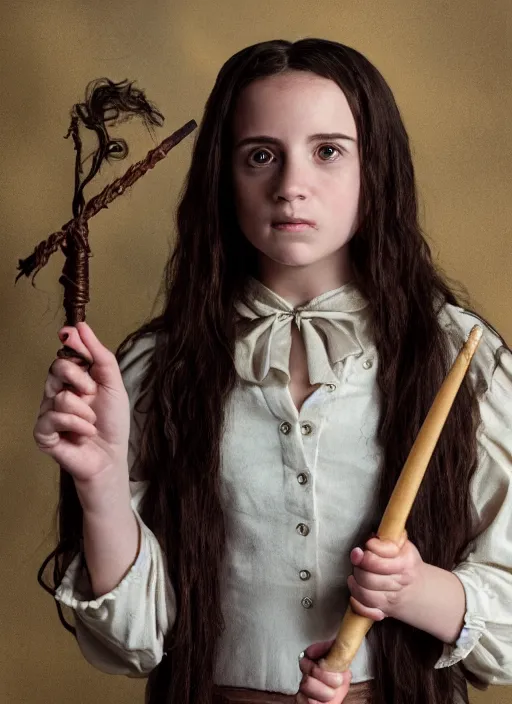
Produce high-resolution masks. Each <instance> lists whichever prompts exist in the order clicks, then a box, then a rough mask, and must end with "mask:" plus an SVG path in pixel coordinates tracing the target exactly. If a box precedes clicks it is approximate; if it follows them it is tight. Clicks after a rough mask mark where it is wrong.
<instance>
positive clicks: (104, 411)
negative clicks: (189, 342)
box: [33, 322, 130, 509]
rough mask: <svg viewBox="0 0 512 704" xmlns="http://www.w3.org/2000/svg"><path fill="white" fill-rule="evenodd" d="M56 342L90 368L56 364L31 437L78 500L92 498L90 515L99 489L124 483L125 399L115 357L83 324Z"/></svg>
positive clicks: (72, 363) (63, 362) (67, 329)
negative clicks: (87, 362)
mask: <svg viewBox="0 0 512 704" xmlns="http://www.w3.org/2000/svg"><path fill="white" fill-rule="evenodd" d="M66 334H67V335H68V337H67V339H66V337H65V335H66ZM59 339H60V340H61V342H64V341H65V342H66V345H68V346H69V347H71V348H72V349H74V350H75V351H77V352H80V353H82V354H83V355H84V356H85V357H87V359H89V360H90V361H91V362H92V366H91V367H90V370H89V371H86V370H85V368H84V367H83V366H80V364H79V363H77V362H75V361H73V360H71V359H62V358H59V357H57V358H56V359H54V361H53V362H52V365H51V367H50V369H49V372H48V376H47V379H46V383H45V386H44V393H43V400H42V402H41V406H40V410H39V415H38V418H37V421H36V424H35V427H34V430H33V436H34V440H35V442H36V445H37V447H38V448H39V449H40V450H41V452H44V453H45V454H47V455H49V456H50V457H51V458H52V459H54V460H55V461H56V462H58V463H59V465H60V466H61V467H62V468H63V469H65V470H66V471H67V472H69V474H71V476H72V477H73V479H74V481H75V485H76V487H77V490H78V491H79V498H80V500H81V501H82V499H85V498H86V497H88V498H90V499H91V504H92V505H91V508H93V509H94V508H98V504H97V500H96V498H95V499H94V501H93V498H92V497H93V494H95V495H100V496H101V494H102V492H101V491H99V488H100V485H103V486H104V485H105V484H107V483H108V485H109V486H110V487H112V491H113V490H114V485H116V484H117V485H119V480H120V481H121V483H122V484H123V485H124V483H127V482H128V467H127V463H128V459H127V453H128V438H129V432H130V406H129V400H128V394H127V392H126V389H125V387H124V384H123V380H122V376H121V371H120V369H119V365H118V363H117V360H116V358H115V355H114V354H113V353H112V352H111V351H110V350H108V349H107V348H106V347H104V346H103V345H102V344H101V342H100V341H99V340H98V338H97V337H96V335H95V334H94V333H93V331H92V329H91V328H90V327H89V326H88V325H87V323H85V322H82V323H78V324H77V326H76V327H64V328H62V329H61V330H60V331H59ZM110 470H112V471H110ZM114 475H115V476H114ZM121 475H123V476H121ZM124 475H126V476H124ZM91 487H95V488H94V491H92V489H91ZM82 506H83V507H84V509H85V508H86V506H84V502H82Z"/></svg>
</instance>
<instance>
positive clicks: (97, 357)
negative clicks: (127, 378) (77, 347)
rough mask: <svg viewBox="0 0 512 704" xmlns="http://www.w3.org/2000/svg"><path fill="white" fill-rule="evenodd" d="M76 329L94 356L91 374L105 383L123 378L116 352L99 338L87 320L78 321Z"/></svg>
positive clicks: (90, 353)
mask: <svg viewBox="0 0 512 704" xmlns="http://www.w3.org/2000/svg"><path fill="white" fill-rule="evenodd" d="M76 329H77V331H78V333H79V335H80V339H81V341H82V342H83V344H84V345H85V347H86V348H87V350H88V351H89V356H90V357H92V367H91V370H90V374H91V376H92V377H93V379H94V380H95V381H98V382H100V383H104V384H109V383H112V382H113V381H118V380H119V379H120V378H121V373H120V371H119V365H118V364H117V360H116V358H115V355H114V353H113V352H111V351H110V350H109V349H108V348H107V347H105V346H104V345H103V344H102V343H101V342H100V341H99V340H98V338H97V337H96V335H95V334H94V332H93V330H92V328H91V327H90V326H89V325H88V324H87V323H86V322H80V323H77V324H76ZM113 375H114V378H113Z"/></svg>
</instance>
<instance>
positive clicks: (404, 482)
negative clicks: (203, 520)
mask: <svg viewBox="0 0 512 704" xmlns="http://www.w3.org/2000/svg"><path fill="white" fill-rule="evenodd" d="M481 337H482V328H481V327H479V326H478V325H475V327H474V328H473V329H472V330H471V332H470V334H469V337H468V339H467V341H466V342H465V344H464V346H463V347H462V349H461V350H460V352H459V354H458V355H457V358H456V359H455V362H454V363H453V366H452V368H451V369H450V371H449V372H448V374H447V376H446V378H445V380H444V382H443V383H442V385H441V388H440V389H439V391H438V392H437V395H436V397H435V399H434V402H433V404H432V407H431V408H430V411H429V412H428V414H427V417H426V418H425V420H424V422H423V425H422V426H421V428H420V431H419V433H418V436H417V438H416V440H415V441H414V444H413V446H412V448H411V451H410V453H409V456H408V458H407V461H406V462H405V464H404V467H403V469H402V471H401V473H400V477H399V478H398V481H397V483H396V486H395V488H394V490H393V493H392V495H391V498H390V499H389V503H388V505H387V507H386V510H385V512H384V515H383V517H382V520H381V523H380V526H379V529H378V531H377V536H378V537H379V538H381V539H383V540H392V541H394V542H398V541H399V540H400V538H401V537H402V535H403V532H404V530H405V524H406V522H407V518H408V517H409V513H410V511H411V508H412V505H413V503H414V499H415V498H416V495H417V493H418V490H419V488H420V484H421V481H422V479H423V476H424V474H425V471H426V469H427V466H428V463H429V462H430V458H431V457H432V453H433V452H434V449H435V446H436V444H437V441H438V439H439V436H440V435H441V431H442V429H443V426H444V424H445V421H446V418H447V417H448V413H449V412H450V409H451V407H452V405H453V402H454V400H455V397H456V395H457V391H458V390H459V387H460V385H461V384H462V380H463V379H464V376H465V374H466V371H467V369H468V367H469V365H470V363H471V359H472V357H473V355H474V353H475V351H476V348H477V347H478V344H479V342H480V338H481ZM373 623H374V622H373V620H372V619H369V618H366V617H364V616H360V615H359V614H356V613H354V611H353V610H352V608H351V606H350V605H349V606H348V608H347V611H346V612H345V616H344V618H343V621H342V623H341V626H340V629H339V631H338V635H337V636H336V640H335V641H334V643H333V644H332V647H331V649H330V651H329V653H328V655H326V656H325V657H324V658H323V659H322V660H321V662H320V663H319V664H320V666H321V667H322V668H323V669H325V670H330V671H332V672H345V670H348V669H349V667H350V664H351V662H352V660H353V659H354V657H355V654H356V653H357V651H358V649H359V647H360V645H361V643H362V642H363V639H364V637H365V635H366V634H367V633H368V631H369V630H370V628H371V626H372V625H373Z"/></svg>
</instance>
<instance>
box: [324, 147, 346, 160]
mask: <svg viewBox="0 0 512 704" xmlns="http://www.w3.org/2000/svg"><path fill="white" fill-rule="evenodd" d="M325 149H330V150H331V152H337V153H338V154H341V150H340V149H338V147H335V146H334V145H333V144H327V145H325V146H324V147H320V151H322V150H325ZM322 161H332V159H322Z"/></svg>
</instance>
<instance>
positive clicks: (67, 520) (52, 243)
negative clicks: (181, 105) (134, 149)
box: [15, 78, 197, 636]
mask: <svg viewBox="0 0 512 704" xmlns="http://www.w3.org/2000/svg"><path fill="white" fill-rule="evenodd" d="M134 116H139V117H141V118H142V119H143V121H144V123H145V125H146V127H147V128H148V129H150V128H151V127H152V126H154V125H161V124H162V123H163V120H164V117H163V115H162V114H161V113H160V112H159V111H158V110H157V109H156V107H155V106H154V105H152V104H151V103H149V102H148V100H147V99H146V97H145V95H144V93H143V92H142V91H141V90H139V89H137V88H135V87H134V86H133V83H129V82H128V81H127V80H125V81H120V82H119V83H114V82H113V81H111V80H109V79H108V78H101V79H98V80H96V81H92V82H91V83H89V85H88V86H87V88H86V96H85V102H84V103H77V104H76V105H74V106H73V109H72V111H71V123H70V127H69V130H68V133H67V134H66V136H65V137H66V139H67V138H68V137H69V136H70V135H71V136H72V137H73V142H74V148H75V151H76V160H75V193H74V197H73V218H72V219H71V220H69V221H68V222H67V223H66V224H65V225H63V226H62V228H61V229H60V230H59V231H57V232H54V233H53V234H52V235H50V237H49V238H48V239H47V240H44V241H42V242H40V243H39V244H38V245H37V247H36V248H35V250H34V252H33V253H32V254H31V255H30V256H29V257H27V258H26V259H20V260H19V264H18V270H19V272H20V273H19V274H18V276H17V277H16V282H17V281H18V279H19V278H20V277H21V276H23V275H24V276H27V277H28V276H30V275H31V274H32V285H34V278H35V276H36V274H37V273H38V272H39V271H40V270H41V269H42V268H43V267H44V266H45V264H46V263H47V261H48V259H49V258H50V256H51V255H52V254H53V253H54V252H56V251H57V249H58V248H59V247H60V249H61V250H62V252H63V253H64V255H65V257H66V259H65V263H64V267H63V269H62V275H61V277H60V278H59V283H61V284H62V285H63V287H64V309H65V314H66V321H65V325H69V326H75V325H76V324H77V323H79V322H82V321H84V320H85V307H86V305H87V303H89V262H88V259H89V256H90V254H91V250H90V247H89V241H88V234H89V231H88V221H89V219H90V218H91V217H93V216H94V215H96V213H98V212H99V211H100V210H102V209H103V208H107V207H108V206H109V204H110V203H112V201H113V200H115V199H116V198H118V197H119V196H120V195H122V194H123V193H124V192H125V191H126V189H127V188H129V187H130V186H133V184H134V183H135V182H136V181H138V179H139V178H141V176H144V174H145V173H146V172H147V171H148V170H149V169H152V168H153V167H154V166H155V165H156V164H157V163H158V162H159V161H161V160H162V159H163V158H164V157H165V156H167V154H168V153H169V152H170V150H171V149H173V147H175V146H176V145H177V144H179V143H180V142H181V141H182V140H183V139H184V138H185V137H186V136H187V135H189V134H190V133H191V132H192V131H193V130H194V129H195V128H196V127H197V123H196V122H195V120H190V122H187V123H186V124H185V125H184V126H183V127H181V128H180V129H179V130H176V132H174V133H173V134H171V135H170V136H169V137H167V138H166V139H164V140H163V141H162V142H161V143H160V144H159V145H158V146H157V147H156V148H155V149H152V150H150V151H149V152H148V154H147V155H146V157H145V158H144V159H142V160H141V161H138V162H137V163H135V164H133V165H132V166H130V167H129V168H128V170H127V171H126V172H125V173H124V175H123V176H121V177H120V178H117V179H116V180H115V181H114V182H113V183H111V184H109V185H108V186H106V187H105V188H104V189H103V190H102V191H101V193H99V194H98V195H96V196H94V197H93V198H91V200H90V201H89V202H88V203H87V204H86V203H85V200H84V195H83V192H84V188H85V186H86V185H87V184H88V183H89V182H90V181H91V180H92V179H93V178H94V176H95V175H96V174H97V173H98V171H99V170H100V167H101V165H102V164H103V163H104V162H105V161H110V160H111V159H124V158H125V157H126V156H127V154H128V145H127V143H126V141H125V140H123V139H111V138H110V135H109V133H108V130H107V124H108V123H120V122H126V121H127V120H130V119H131V118H132V117H134ZM80 122H81V123H82V124H83V126H85V127H86V128H87V129H90V130H94V132H95V133H96V137H97V140H98V148H97V150H96V151H95V152H94V154H93V159H92V165H91V168H90V171H89V173H88V174H87V176H86V177H85V178H84V179H83V180H81V175H82V173H83V169H82V142H81V139H80V133H79V123H80ZM16 282H15V283H16ZM57 356H58V357H67V358H69V359H76V360H77V362H78V363H79V364H80V365H82V366H84V367H85V368H87V369H89V368H90V360H89V359H86V358H85V357H84V356H83V355H81V354H79V353H77V352H76V351H75V350H73V349H72V348H70V347H68V346H67V345H64V346H63V347H62V348H61V349H59V350H58V352H57ZM81 522H82V507H81V505H80V502H79V500H78V496H77V493H76V488H75V485H74V482H73V479H72V477H71V475H70V474H69V473H68V472H66V471H65V470H64V469H63V468H62V467H61V468H60V483H59V507H58V526H59V527H58V530H59V536H60V539H59V543H58V545H57V547H56V548H55V550H53V552H52V553H51V554H50V555H48V557H47V558H46V559H45V560H44V562H43V564H42V565H41V567H40V569H39V572H38V575H37V579H38V582H39V584H40V586H41V587H43V589H45V590H46V591H47V592H49V593H50V594H51V595H52V596H55V592H56V585H58V583H59V582H60V581H61V579H62V577H63V575H64V572H65V570H66V569H67V567H68V566H69V564H70V562H71V560H72V559H73V555H75V554H77V553H78V552H79V550H80V540H81V531H82V528H81ZM52 559H54V566H53V584H54V586H53V587H50V586H48V585H47V584H46V582H45V581H44V580H43V574H44V571H45V569H46V566H47V565H48V563H49V562H50V561H51V560H52ZM82 564H83V567H85V569H87V565H86V564H85V561H84V560H83V561H82ZM56 605H57V611H58V614H59V618H60V621H61V623H62V625H63V626H64V628H66V630H68V631H70V632H71V633H73V634H74V635H75V636H76V629H75V628H74V627H73V626H71V625H70V624H69V623H68V622H67V621H66V620H65V618H64V616H63V613H62V608H61V605H60V603H59V602H58V601H57V602H56Z"/></svg>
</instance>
